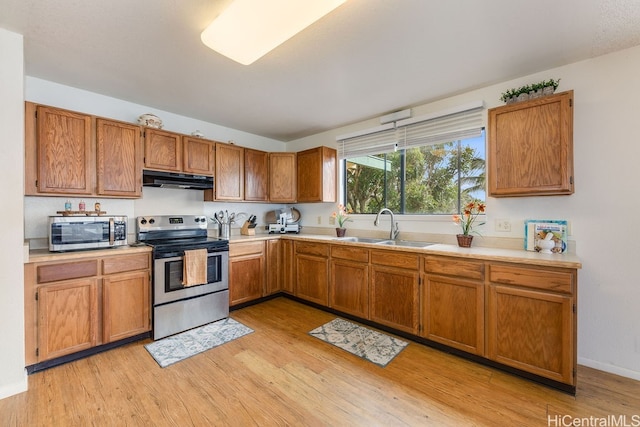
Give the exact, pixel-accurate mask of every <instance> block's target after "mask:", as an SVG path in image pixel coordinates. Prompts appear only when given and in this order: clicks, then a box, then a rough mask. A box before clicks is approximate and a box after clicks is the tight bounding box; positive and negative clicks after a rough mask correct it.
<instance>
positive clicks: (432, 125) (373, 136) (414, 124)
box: [336, 101, 484, 159]
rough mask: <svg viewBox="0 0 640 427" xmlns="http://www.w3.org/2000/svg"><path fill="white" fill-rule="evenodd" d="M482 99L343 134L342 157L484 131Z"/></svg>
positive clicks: (386, 150)
mask: <svg viewBox="0 0 640 427" xmlns="http://www.w3.org/2000/svg"><path fill="white" fill-rule="evenodd" d="M483 107H484V106H483V102H482V101H477V102H473V103H470V104H467V105H463V106H459V107H455V108H451V109H449V110H445V111H440V112H437V113H432V114H427V115H423V116H419V117H412V118H409V119H404V120H398V121H397V122H395V123H387V124H385V125H381V126H378V127H375V128H371V129H366V130H363V131H358V132H352V133H350V134H345V135H340V136H338V137H337V138H336V139H337V141H338V142H339V143H340V144H339V145H340V157H341V158H343V159H344V158H350V157H357V156H366V155H372V154H382V153H389V152H392V151H395V150H397V149H409V148H415V147H422V146H425V145H433V144H441V143H444V142H450V141H457V140H459V139H466V138H473V137H476V136H480V135H481V134H482V112H483Z"/></svg>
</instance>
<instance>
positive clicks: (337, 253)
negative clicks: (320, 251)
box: [331, 246, 369, 262]
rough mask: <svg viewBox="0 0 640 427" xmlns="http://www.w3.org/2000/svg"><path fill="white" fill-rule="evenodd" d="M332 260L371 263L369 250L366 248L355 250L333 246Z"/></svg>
mask: <svg viewBox="0 0 640 427" xmlns="http://www.w3.org/2000/svg"><path fill="white" fill-rule="evenodd" d="M331 258H341V259H349V260H352V261H358V262H369V250H368V249H364V248H354V247H353V246H331Z"/></svg>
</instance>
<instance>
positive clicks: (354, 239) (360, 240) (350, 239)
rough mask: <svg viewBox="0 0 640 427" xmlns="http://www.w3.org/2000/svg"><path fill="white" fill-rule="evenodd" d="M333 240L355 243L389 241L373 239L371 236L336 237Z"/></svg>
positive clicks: (387, 240)
mask: <svg viewBox="0 0 640 427" xmlns="http://www.w3.org/2000/svg"><path fill="white" fill-rule="evenodd" d="M335 240H339V241H341V242H357V243H383V242H391V241H392V240H389V239H373V238H371V237H336V239H335Z"/></svg>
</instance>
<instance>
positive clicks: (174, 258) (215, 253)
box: [156, 252, 221, 262]
mask: <svg viewBox="0 0 640 427" xmlns="http://www.w3.org/2000/svg"><path fill="white" fill-rule="evenodd" d="M216 255H221V252H209V253H208V254H207V258H210V257H212V256H216ZM183 258H184V256H173V257H169V258H156V260H158V261H162V262H172V261H180V260H182V259H183Z"/></svg>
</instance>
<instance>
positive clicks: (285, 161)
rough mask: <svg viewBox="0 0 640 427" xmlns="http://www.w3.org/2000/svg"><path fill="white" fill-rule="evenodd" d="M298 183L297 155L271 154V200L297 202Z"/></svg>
mask: <svg viewBox="0 0 640 427" xmlns="http://www.w3.org/2000/svg"><path fill="white" fill-rule="evenodd" d="M296 182H297V173H296V153H269V200H270V201H272V202H276V203H293V202H295V201H296V193H297V188H296V187H297V184H296Z"/></svg>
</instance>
